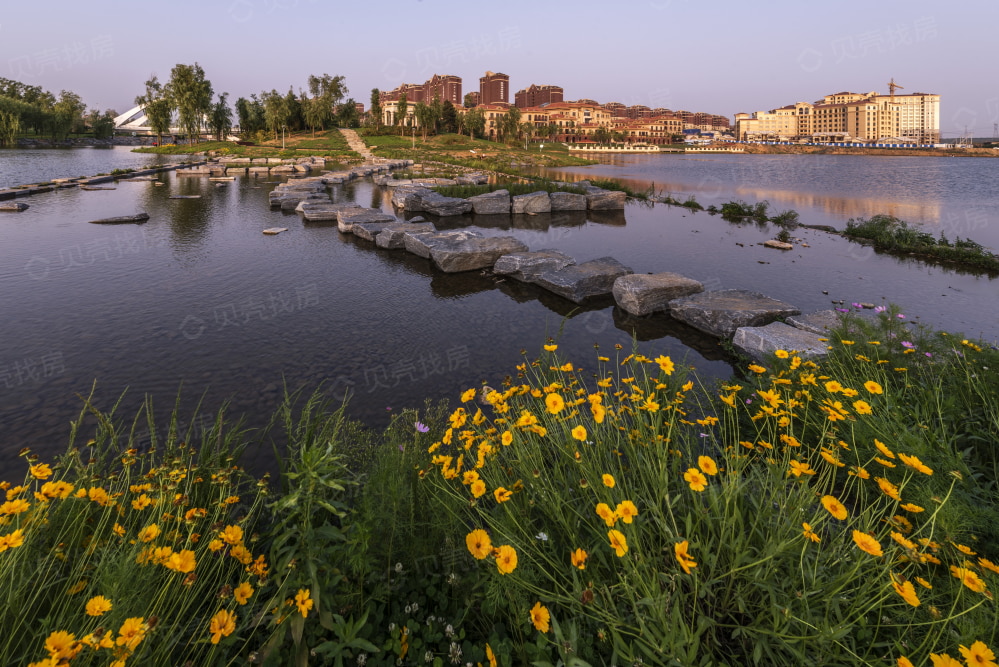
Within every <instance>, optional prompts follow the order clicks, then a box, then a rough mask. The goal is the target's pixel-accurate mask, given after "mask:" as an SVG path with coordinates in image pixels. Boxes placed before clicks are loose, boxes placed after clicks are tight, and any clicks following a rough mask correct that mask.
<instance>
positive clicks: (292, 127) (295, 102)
mask: <svg viewBox="0 0 999 667" xmlns="http://www.w3.org/2000/svg"><path fill="white" fill-rule="evenodd" d="M284 103H285V106H287V107H288V120H287V121H286V122H285V124H286V125H287V126H288V130H289V131H292V132H297V131H298V130H303V129H305V115H304V113H303V105H302V101H301V100H300V99H299V98H298V96H297V95H295V91H294V89H293V88H292V87H291V86H288V92H287V93H286V94H285V96H284Z"/></svg>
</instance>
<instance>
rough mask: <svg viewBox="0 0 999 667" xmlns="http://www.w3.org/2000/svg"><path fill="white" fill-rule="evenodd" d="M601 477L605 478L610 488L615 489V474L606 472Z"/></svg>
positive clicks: (604, 481)
mask: <svg viewBox="0 0 999 667" xmlns="http://www.w3.org/2000/svg"><path fill="white" fill-rule="evenodd" d="M601 479H602V480H603V483H604V486H606V487H607V488H608V489H613V488H614V484H615V482H614V476H613V475H608V474H607V473H604V475H603V477H602V478H601Z"/></svg>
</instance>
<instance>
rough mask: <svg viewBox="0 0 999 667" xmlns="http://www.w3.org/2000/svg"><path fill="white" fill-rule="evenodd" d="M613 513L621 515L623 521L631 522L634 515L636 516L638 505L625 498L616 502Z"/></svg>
mask: <svg viewBox="0 0 999 667" xmlns="http://www.w3.org/2000/svg"><path fill="white" fill-rule="evenodd" d="M614 513H615V514H616V515H617V516H619V517H621V521H624V522H625V523H631V522H632V520H633V519H634V518H635V517H636V516H638V507H636V506H635V503H633V502H631V501H630V500H625V501H623V502H620V503H618V505H617V508H616V509H615V510H614Z"/></svg>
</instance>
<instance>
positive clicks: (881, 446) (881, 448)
mask: <svg viewBox="0 0 999 667" xmlns="http://www.w3.org/2000/svg"><path fill="white" fill-rule="evenodd" d="M874 446H875V447H877V448H878V451H879V452H881V453H882V454H884V455H885V456H887V457H888V458H890V459H893V458H895V454H894V453H893V452H892V451H891V450H890V449H888V446H887V445H886V444H885V443H883V442H881V441H880V440H878V439H877V438H874Z"/></svg>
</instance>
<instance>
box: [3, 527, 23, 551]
mask: <svg viewBox="0 0 999 667" xmlns="http://www.w3.org/2000/svg"><path fill="white" fill-rule="evenodd" d="M23 544H24V530H23V529H22V528H18V529H17V530H15V531H14V532H12V533H9V534H7V535H0V553H3V552H4V551H7V549H16V548H17V547H19V546H21V545H23Z"/></svg>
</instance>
